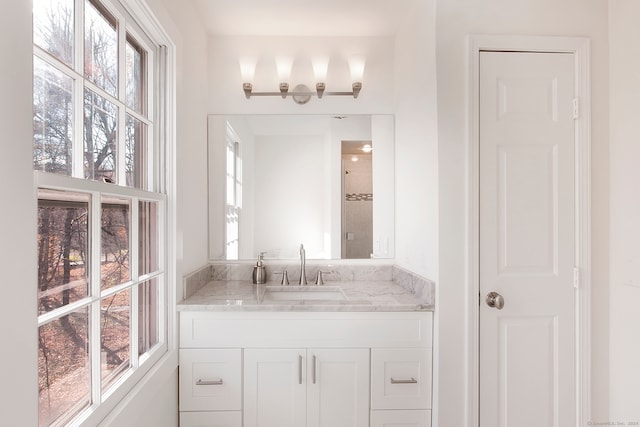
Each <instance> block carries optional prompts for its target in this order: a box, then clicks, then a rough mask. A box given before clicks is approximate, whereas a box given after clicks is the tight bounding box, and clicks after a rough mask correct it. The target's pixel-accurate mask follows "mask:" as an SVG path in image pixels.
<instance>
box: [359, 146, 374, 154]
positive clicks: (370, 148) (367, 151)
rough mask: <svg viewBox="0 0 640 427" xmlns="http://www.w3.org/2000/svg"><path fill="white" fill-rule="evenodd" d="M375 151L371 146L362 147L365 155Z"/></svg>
mask: <svg viewBox="0 0 640 427" xmlns="http://www.w3.org/2000/svg"><path fill="white" fill-rule="evenodd" d="M372 150H373V147H371V144H364V145H363V146H362V151H364V152H365V153H370V152H371V151H372Z"/></svg>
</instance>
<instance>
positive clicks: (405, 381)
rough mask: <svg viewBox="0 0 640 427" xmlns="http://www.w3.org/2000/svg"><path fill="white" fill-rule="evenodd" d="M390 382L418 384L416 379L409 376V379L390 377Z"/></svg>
mask: <svg viewBox="0 0 640 427" xmlns="http://www.w3.org/2000/svg"><path fill="white" fill-rule="evenodd" d="M391 384H418V380H417V379H415V378H411V379H410V380H394V379H393V378H391Z"/></svg>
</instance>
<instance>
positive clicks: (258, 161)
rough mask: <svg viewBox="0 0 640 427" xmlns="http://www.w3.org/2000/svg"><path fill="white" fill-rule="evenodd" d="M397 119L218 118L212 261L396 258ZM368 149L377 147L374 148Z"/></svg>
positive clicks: (211, 129)
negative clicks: (262, 256)
mask: <svg viewBox="0 0 640 427" xmlns="http://www.w3.org/2000/svg"><path fill="white" fill-rule="evenodd" d="M393 126H394V125H393V116H392V115H348V116H332V115H251V116H249V115H210V116H209V117H208V156H209V159H208V162H209V163H208V171H209V256H210V258H211V259H212V260H246V259H255V258H257V255H258V253H259V252H265V259H296V258H298V256H299V248H300V244H301V243H302V244H304V246H305V249H306V253H307V258H308V259H345V258H350V259H354V258H360V259H363V258H393V256H394V168H393V165H394V128H393ZM366 146H368V147H366Z"/></svg>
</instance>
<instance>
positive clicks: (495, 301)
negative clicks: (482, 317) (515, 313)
mask: <svg viewBox="0 0 640 427" xmlns="http://www.w3.org/2000/svg"><path fill="white" fill-rule="evenodd" d="M485 302H486V303H487V305H488V306H489V307H493V308H497V309H498V310H502V307H504V298H503V297H502V295H500V294H499V293H497V292H489V293H488V294H487V297H486V298H485Z"/></svg>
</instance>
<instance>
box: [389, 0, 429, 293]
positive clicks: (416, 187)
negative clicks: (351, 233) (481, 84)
mask: <svg viewBox="0 0 640 427" xmlns="http://www.w3.org/2000/svg"><path fill="white" fill-rule="evenodd" d="M435 5H436V3H435V0H428V1H420V2H417V3H414V4H413V6H412V7H407V9H406V18H405V19H404V20H403V21H402V22H403V25H402V27H401V28H400V30H399V32H398V34H397V35H396V40H395V45H394V47H395V63H394V69H395V76H394V82H395V102H394V105H395V120H396V123H395V124H396V191H395V194H396V260H397V262H398V264H399V265H401V266H403V267H406V268H408V269H409V270H412V271H414V272H416V273H418V274H421V275H423V276H425V277H427V278H429V279H431V280H434V281H436V283H437V282H438V268H439V266H438V256H439V255H438V233H439V232H438V224H439V223H438V168H439V166H438V121H437V114H438V112H437V94H436V41H435V36H436V34H435V28H436V13H435ZM436 294H437V292H436Z"/></svg>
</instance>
